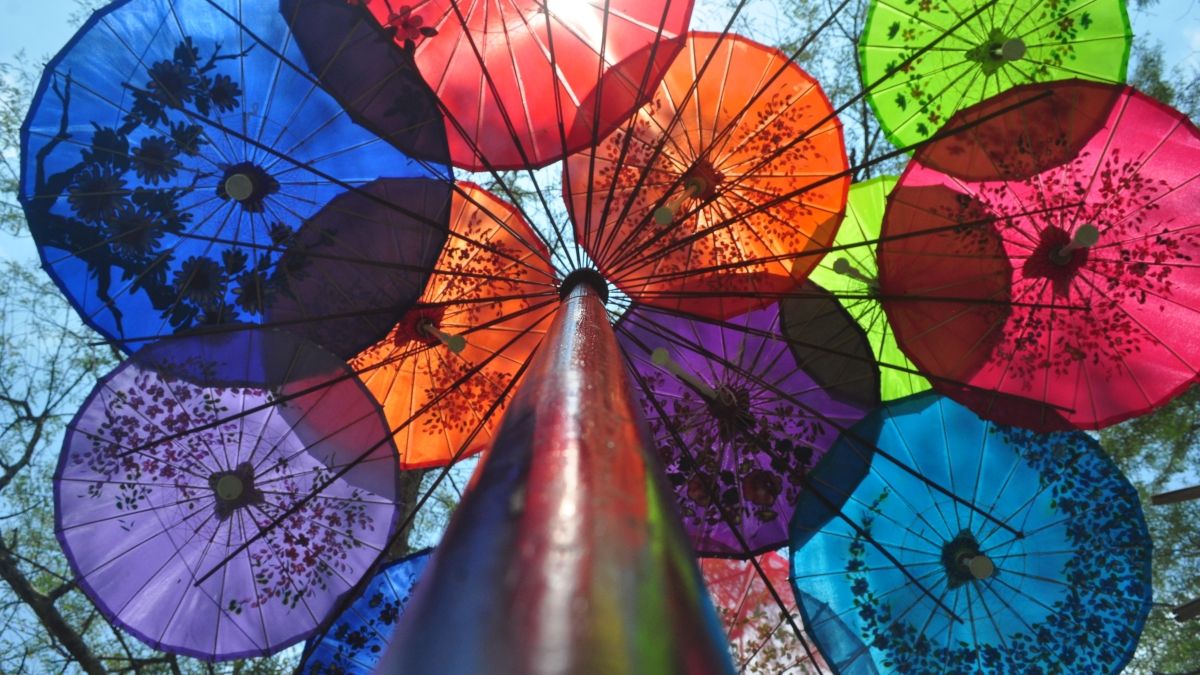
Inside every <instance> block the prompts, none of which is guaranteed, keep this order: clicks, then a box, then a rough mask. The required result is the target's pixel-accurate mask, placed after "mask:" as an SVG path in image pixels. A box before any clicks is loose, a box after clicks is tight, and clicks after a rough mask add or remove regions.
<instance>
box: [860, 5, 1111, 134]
mask: <svg viewBox="0 0 1200 675" xmlns="http://www.w3.org/2000/svg"><path fill="white" fill-rule="evenodd" d="M1132 37H1133V32H1132V30H1131V29H1130V26H1129V17H1128V15H1127V14H1126V13H1125V3H1124V2H1123V1H1122V0H1058V1H1056V2H1041V0H999V1H995V2H987V1H985V0H922V1H921V2H919V3H914V2H906V3H895V2H886V1H884V0H875V1H874V2H872V3H871V4H870V9H869V10H868V11H867V19H866V23H865V25H864V27H863V33H862V37H861V38H859V43H858V49H859V55H860V58H861V61H862V79H863V83H864V86H865V87H866V88H867V89H868V96H867V100H868V101H870V103H871V107H872V108H873V109H874V110H875V115H876V117H877V118H878V119H879V123H880V126H881V127H882V128H883V130H884V133H885V134H886V135H887V137H888V140H890V141H891V142H892V143H893V144H894V145H896V146H897V147H905V146H909V145H914V144H916V143H920V142H921V141H923V140H925V139H927V138H929V137H930V136H931V135H933V133H934V132H936V131H937V130H938V128H939V127H941V126H942V125H943V124H944V123H945V122H946V120H947V119H949V118H950V116H951V115H953V114H954V113H955V112H957V111H958V110H961V109H963V108H966V107H968V106H970V105H972V104H974V103H978V102H980V101H983V100H985V99H987V98H989V97H991V96H995V95H996V94H998V93H1000V92H1002V91H1005V90H1007V89H1009V88H1011V87H1013V86H1015V85H1019V84H1026V83H1032V82H1045V81H1049V80H1062V79H1067V78H1087V79H1090V80H1098V81H1102V82H1124V81H1125V68H1126V65H1127V64H1128V61H1129V48H1130V44H1131V41H1132ZM913 57H915V58H913ZM910 59H911V61H910ZM906 61H908V63H905V62H906Z"/></svg>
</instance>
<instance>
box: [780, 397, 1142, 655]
mask: <svg viewBox="0 0 1200 675" xmlns="http://www.w3.org/2000/svg"><path fill="white" fill-rule="evenodd" d="M854 431H855V432H856V433H859V434H861V435H863V436H864V437H865V439H866V440H869V441H874V442H875V443H876V444H878V446H879V448H881V449H883V450H887V451H889V452H891V453H892V454H893V455H895V456H897V457H899V458H900V459H901V460H902V461H901V462H900V463H894V462H890V461H886V462H885V461H881V458H880V457H879V456H876V457H875V458H874V459H873V460H872V461H871V465H870V470H869V472H868V473H867V475H866V476H865V478H864V479H863V481H862V482H861V483H859V485H858V486H857V488H855V489H854V490H853V492H852V493H851V494H850V495H849V498H848V500H847V501H846V503H845V505H844V506H843V507H842V510H841V515H840V516H839V518H837V519H834V520H832V521H830V522H829V523H828V524H826V525H825V526H824V527H821V528H820V529H810V528H809V527H807V526H805V525H802V524H801V522H797V524H796V526H795V527H794V528H793V532H792V537H793V543H792V578H793V583H794V584H795V588H796V590H797V592H798V593H801V592H802V593H806V594H808V595H809V596H811V597H812V598H814V599H815V601H816V602H817V603H823V604H824V605H826V608H827V610H828V611H825V612H822V613H820V614H814V613H812V610H813V609H814V608H816V606H815V605H814V606H812V607H811V608H810V606H809V603H807V602H802V603H801V610H802V611H803V612H804V613H805V615H806V616H805V624H806V625H807V626H808V630H809V633H810V634H811V635H812V636H813V638H814V639H815V640H816V642H817V644H818V646H819V647H820V648H821V650H822V653H823V654H825V656H826V657H827V658H829V660H830V661H832V662H836V663H841V664H844V665H846V666H847V667H857V664H860V663H866V664H874V666H875V667H876V668H878V669H879V670H881V671H886V672H908V673H918V672H975V671H979V670H984V671H987V672H1013V673H1029V672H1087V673H1115V672H1119V671H1120V670H1121V668H1122V667H1123V666H1124V664H1125V663H1126V662H1127V661H1128V660H1129V658H1130V657H1131V656H1132V654H1133V651H1134V649H1135V648H1136V646H1137V642H1138V636H1139V634H1140V633H1141V627H1142V625H1143V622H1144V621H1145V618H1146V615H1147V613H1148V612H1149V610H1150V606H1151V590H1150V552H1151V542H1150V536H1149V533H1148V532H1147V529H1146V522H1145V520H1144V518H1143V516H1142V510H1141V505H1140V503H1139V501H1138V496H1137V491H1136V490H1135V489H1134V488H1133V486H1132V485H1130V484H1129V482H1128V481H1127V480H1126V479H1125V477H1124V476H1123V475H1122V474H1121V473H1120V471H1119V470H1118V469H1117V467H1116V466H1115V465H1114V464H1113V463H1112V461H1111V460H1110V459H1109V458H1108V457H1107V456H1106V455H1105V454H1104V453H1103V451H1102V450H1101V449H1100V447H1099V445H1098V444H1097V443H1096V442H1095V441H1094V440H1092V438H1091V437H1090V436H1088V435H1086V434H1083V433H1079V432H1068V433H1054V434H1039V433H1035V432H1032V431H1028V430H1025V429H1018V428H1015V427H1005V426H1000V425H997V424H994V423H990V422H985V421H984V420H982V419H980V418H979V417H977V416H976V415H975V414H974V413H972V412H971V411H970V410H967V409H966V408H964V407H962V406H960V405H958V404H956V403H954V402H952V401H950V400H949V399H946V398H944V397H941V396H937V395H935V394H933V393H931V392H927V393H924V394H918V395H916V396H913V397H910V398H906V399H902V400H900V401H896V402H892V403H888V404H885V407H884V408H883V409H882V410H880V411H879V412H877V413H875V414H873V415H872V416H871V417H868V418H867V419H866V420H864V422H863V423H862V424H861V425H860V426H858V427H855V429H854ZM905 467H907V469H910V470H913V471H914V473H909V472H907V471H906V470H905ZM923 479H925V480H933V481H936V482H938V483H940V484H942V485H944V486H945V487H947V488H949V489H950V491H951V492H952V493H953V494H954V495H955V496H956V497H958V498H961V499H963V500H964V501H955V500H954V499H949V498H947V497H946V496H944V495H942V494H940V493H937V492H934V491H932V490H930V487H929V484H928V483H927V482H925V480H923ZM976 509H982V510H983V513H981V512H980V511H978V510H976ZM845 626H849V627H850V628H851V629H852V633H853V634H855V635H857V636H858V637H859V638H860V639H861V641H862V643H863V644H864V645H866V648H865V649H862V650H860V651H859V652H858V653H856V654H855V653H852V652H848V651H847V650H844V649H841V647H842V646H844V645H845V642H844V640H845V630H844V627H845ZM830 631H832V632H830ZM830 644H832V645H834V646H835V647H836V648H838V649H841V651H839V652H838V653H837V656H836V657H835V656H834V655H833V654H832V653H831V652H829V651H827V649H828V646H829V645H830Z"/></svg>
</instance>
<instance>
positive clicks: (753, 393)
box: [617, 297, 879, 558]
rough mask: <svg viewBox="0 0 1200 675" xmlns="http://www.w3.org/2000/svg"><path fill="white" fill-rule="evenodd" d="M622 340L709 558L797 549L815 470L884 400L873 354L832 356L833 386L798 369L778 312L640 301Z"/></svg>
mask: <svg viewBox="0 0 1200 675" xmlns="http://www.w3.org/2000/svg"><path fill="white" fill-rule="evenodd" d="M826 302H827V303H829V304H830V305H831V306H832V307H833V308H836V309H837V310H839V311H837V312H829V313H825V314H824V317H825V320H826V321H836V322H842V321H844V322H845V324H846V325H847V326H850V327H853V329H854V330H855V331H857V335H858V341H859V343H860V344H859V346H858V353H860V354H863V355H866V356H868V357H869V355H870V353H871V352H870V346H869V345H868V344H867V342H866V338H865V336H863V335H862V333H861V331H859V330H858V328H857V326H856V325H855V324H854V322H853V320H852V319H850V317H849V316H847V315H846V314H845V312H844V311H840V310H841V307H840V306H839V305H838V303H837V301H836V300H834V299H833V298H832V297H829V298H827V299H826ZM617 335H618V341H619V342H620V344H621V345H622V347H623V349H624V351H625V354H626V357H627V359H628V363H629V366H630V369H631V371H632V374H633V379H634V381H635V383H636V384H637V388H638V389H639V397H640V399H641V401H642V407H643V409H644V411H645V414H646V420H647V422H648V423H649V426H650V433H651V436H652V437H653V439H654V443H655V446H656V447H657V449H658V452H659V456H660V457H661V458H662V461H663V464H664V465H665V466H666V469H667V479H668V481H669V482H670V483H671V485H672V487H673V489H674V492H675V497H676V501H677V503H678V505H679V507H680V511H681V513H682V515H683V521H684V529H685V530H686V531H687V533H688V534H689V535H690V536H691V538H692V543H693V545H694V546H695V547H696V550H697V552H698V553H699V554H701V555H706V556H725V557H742V558H744V557H749V556H752V555H756V554H759V553H764V552H766V551H770V550H774V549H777V548H779V547H780V545H781V544H784V543H786V542H787V530H788V521H789V520H790V519H791V516H792V511H793V509H794V508H795V505H796V502H797V500H798V499H799V497H800V494H801V493H802V492H803V491H804V489H805V485H806V483H807V480H808V478H807V475H808V472H809V470H810V469H811V468H812V467H813V466H815V465H816V464H817V463H818V462H819V461H820V460H821V458H822V457H823V456H824V455H825V452H826V451H827V450H828V449H829V448H830V447H831V446H832V445H833V443H834V442H835V441H836V440H837V438H838V435H839V431H840V430H841V429H845V428H848V427H850V426H852V425H853V424H854V423H855V422H857V421H858V420H859V419H860V418H862V416H863V415H865V414H866V413H867V412H868V411H869V410H870V409H871V407H872V405H871V402H874V403H877V402H878V400H879V371H878V370H877V369H876V368H875V365H874V362H873V360H872V359H870V358H862V359H853V358H849V357H845V356H840V355H839V354H837V353H833V352H832V350H830V351H828V352H826V361H827V362H842V363H844V367H841V368H837V369H829V370H826V371H825V372H824V373H823V375H824V376H825V377H824V378H823V379H826V382H825V383H822V382H821V381H820V380H818V379H817V377H815V376H814V375H813V374H810V373H809V372H808V371H806V370H805V369H803V368H802V367H801V366H800V365H798V363H797V360H796V356H795V354H794V352H793V350H792V349H790V348H789V341H788V340H787V339H785V338H784V337H783V336H782V333H781V319H780V313H779V306H778V304H772V305H769V306H768V307H766V308H764V309H759V310H755V311H752V312H749V313H747V314H744V315H742V316H739V317H736V318H733V319H730V320H729V321H725V322H715V321H711V320H699V319H694V318H692V317H688V316H684V315H679V314H675V313H669V312H666V311H663V310H656V309H653V308H650V307H647V306H642V305H636V306H634V308H632V309H630V310H629V311H628V312H627V313H626V314H625V316H624V317H623V318H622V319H621V321H620V323H618V324H617ZM834 373H836V374H837V381H836V382H829V381H828V380H829V379H830V376H832V375H833V374H834ZM835 392H839V393H835Z"/></svg>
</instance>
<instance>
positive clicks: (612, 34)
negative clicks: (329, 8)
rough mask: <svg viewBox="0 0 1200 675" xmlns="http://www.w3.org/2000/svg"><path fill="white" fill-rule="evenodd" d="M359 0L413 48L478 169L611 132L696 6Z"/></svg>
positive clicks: (458, 147)
mask: <svg viewBox="0 0 1200 675" xmlns="http://www.w3.org/2000/svg"><path fill="white" fill-rule="evenodd" d="M351 4H360V5H364V6H365V7H366V8H367V9H368V10H369V11H370V13H371V15H372V16H374V18H375V20H376V21H378V22H379V23H380V24H382V25H383V26H384V27H385V29H387V30H388V31H390V32H392V33H393V34H394V39H395V41H396V42H397V43H398V44H400V45H401V46H402V47H403V48H405V49H411V50H412V53H413V56H414V58H415V60H416V64H417V68H418V70H420V72H421V75H422V76H423V77H424V78H425V81H426V82H428V83H429V85H430V86H431V87H432V88H433V89H434V91H435V92H437V95H438V98H439V99H440V100H441V102H442V104H443V106H444V109H445V113H446V117H447V131H448V132H449V136H450V155H451V158H452V161H453V163H454V164H455V165H456V166H460V167H462V168H465V169H469V170H472V171H482V170H485V169H489V168H490V169H494V170H502V169H521V168H526V167H529V166H542V165H545V164H549V163H551V162H554V161H556V160H559V159H561V158H562V157H563V156H564V155H566V154H568V153H570V152H574V151H576V150H579V149H581V148H584V147H587V146H589V145H592V144H594V143H595V142H596V139H598V138H603V137H604V136H605V135H606V134H608V132H610V131H612V129H613V128H614V127H616V125H618V124H620V123H621V122H623V121H624V120H625V118H627V117H628V116H629V114H630V113H631V112H633V111H634V110H635V109H636V108H637V107H638V106H640V105H641V104H642V103H644V102H645V98H646V95H647V93H648V92H652V91H653V89H654V86H655V85H656V84H657V83H658V81H659V79H661V78H662V75H663V72H664V71H665V70H666V69H667V66H668V65H670V63H671V61H672V59H673V58H674V57H675V54H676V53H677V52H678V51H679V49H680V48H681V47H682V45H683V40H682V35H683V33H684V32H685V31H686V30H687V25H688V20H689V19H690V18H691V14H692V3H691V2H690V1H686V2H669V1H667V0H648V1H647V0H603V1H602V0H591V1H588V2H584V1H581V0H454V1H451V0H357V1H356V2H352V3H351ZM363 67H364V68H365V69H367V70H370V69H371V67H372V66H371V64H363ZM325 79H332V78H325ZM331 84H333V85H334V87H335V91H336V90H337V88H338V85H337V84H336V83H333V82H331ZM345 86H346V87H351V88H353V87H356V86H357V85H355V84H353V83H349V84H346V85H345ZM384 89H386V85H384ZM381 98H387V96H386V94H385V95H384V96H382V97H381ZM364 103H367V101H365V100H364ZM351 106H352V109H353V108H355V107H357V106H354V104H353V102H351ZM376 112H378V114H380V115H383V116H386V110H382V109H377V110H376Z"/></svg>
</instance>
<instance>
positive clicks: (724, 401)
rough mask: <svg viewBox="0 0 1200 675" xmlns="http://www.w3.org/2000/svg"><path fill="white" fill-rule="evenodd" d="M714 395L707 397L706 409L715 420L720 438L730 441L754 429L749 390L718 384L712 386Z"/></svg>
mask: <svg viewBox="0 0 1200 675" xmlns="http://www.w3.org/2000/svg"><path fill="white" fill-rule="evenodd" d="M713 392H714V394H715V395H714V396H713V397H712V398H710V399H708V411H709V413H710V414H711V415H712V416H713V418H714V419H716V420H717V433H718V434H719V435H720V437H721V440H723V441H731V440H733V439H734V438H736V437H737V436H738V435H740V434H746V433H750V432H753V431H754V426H755V425H754V415H752V414H751V413H750V392H748V391H747V390H746V389H745V388H744V387H732V386H730V385H728V384H719V385H717V386H716V387H713Z"/></svg>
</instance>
